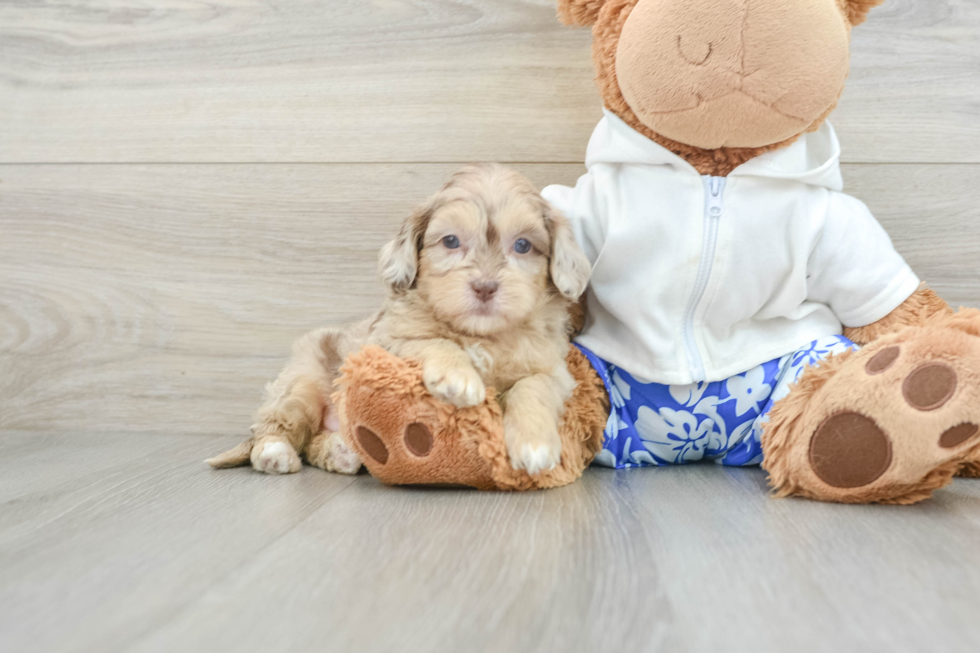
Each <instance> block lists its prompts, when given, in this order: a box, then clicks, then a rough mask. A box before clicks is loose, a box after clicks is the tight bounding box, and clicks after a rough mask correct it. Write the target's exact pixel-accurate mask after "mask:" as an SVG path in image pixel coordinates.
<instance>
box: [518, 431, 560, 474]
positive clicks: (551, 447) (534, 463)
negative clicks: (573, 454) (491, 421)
mask: <svg viewBox="0 0 980 653" xmlns="http://www.w3.org/2000/svg"><path fill="white" fill-rule="evenodd" d="M552 430H553V432H547V431H546V432H544V433H541V432H538V433H530V432H528V431H527V430H525V429H524V428H522V427H520V426H516V425H509V426H505V427H504V440H505V442H506V443H507V454H508V455H509V456H510V465H511V467H513V468H514V469H517V470H521V469H523V470H524V471H526V472H527V473H528V474H531V475H532V476H534V475H535V474H540V473H541V472H548V471H551V470H552V469H554V468H555V467H557V466H558V463H560V462H561V439H560V438H559V437H558V430H557V429H556V428H555V429H552Z"/></svg>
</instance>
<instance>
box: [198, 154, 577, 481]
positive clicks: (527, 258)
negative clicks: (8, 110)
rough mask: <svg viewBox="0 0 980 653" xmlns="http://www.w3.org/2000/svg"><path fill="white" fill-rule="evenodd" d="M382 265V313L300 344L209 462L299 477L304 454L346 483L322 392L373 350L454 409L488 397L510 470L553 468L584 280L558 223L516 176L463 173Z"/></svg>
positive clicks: (420, 214) (348, 466) (493, 170)
mask: <svg viewBox="0 0 980 653" xmlns="http://www.w3.org/2000/svg"><path fill="white" fill-rule="evenodd" d="M380 264H381V277H382V279H383V280H384V282H385V283H386V284H387V286H388V288H389V293H388V298H387V300H386V302H385V306H384V309H383V310H382V311H381V312H380V313H378V314H377V315H375V316H374V317H372V318H370V319H368V320H365V321H363V322H360V323H357V324H354V325H350V326H347V327H344V328H341V329H321V330H318V331H314V332H312V333H309V334H307V335H306V336H304V337H302V338H301V339H299V340H298V341H297V342H296V344H295V345H294V351H293V358H292V360H291V362H290V363H289V364H288V365H287V366H286V368H285V369H284V370H283V372H282V373H281V374H280V375H279V378H278V379H277V380H276V381H275V382H273V383H271V384H270V385H269V387H268V388H267V392H268V399H267V401H266V402H265V404H264V405H263V406H262V407H261V408H260V409H259V411H258V414H257V417H256V423H255V425H254V426H253V427H252V433H253V437H252V439H251V440H249V441H248V442H246V443H244V444H243V445H242V446H241V447H239V448H238V449H237V450H233V451H232V452H228V454H223V455H222V456H218V457H217V458H214V459H212V460H210V461H209V462H210V463H211V464H212V465H214V466H216V467H221V466H228V465H230V464H232V462H231V461H233V460H234V459H235V457H236V455H237V456H238V457H239V459H240V458H241V457H242V456H243V455H244V453H245V452H248V454H249V455H250V458H251V462H252V465H253V466H254V467H255V468H256V469H258V470H260V471H263V472H268V473H272V474H282V473H290V472H296V471H298V470H299V469H300V466H301V462H300V456H299V454H301V453H302V454H304V455H305V457H306V459H307V460H308V461H309V462H310V463H311V464H313V465H316V466H318V467H322V468H324V469H326V470H329V471H337V472H343V473H355V472H356V471H357V470H358V469H359V468H360V465H361V461H360V460H359V459H358V458H357V456H356V454H354V453H353V452H352V451H350V449H348V447H347V446H346V444H345V443H344V441H343V440H342V438H341V436H340V434H339V433H338V431H339V427H340V425H339V423H338V422H337V419H336V417H335V415H336V413H335V411H334V410H333V407H332V406H331V403H330V393H331V392H332V390H333V381H334V379H336V378H337V376H338V374H339V368H340V366H341V364H342V363H343V361H344V359H345V358H346V357H347V356H348V354H350V353H352V352H354V351H357V350H358V349H359V348H360V347H362V346H363V345H365V344H375V345H379V346H381V347H383V348H385V349H387V350H388V351H390V352H391V353H393V354H395V355H396V356H399V357H403V358H415V359H418V360H420V361H421V362H422V370H423V378H424V381H425V385H426V387H427V388H428V390H429V392H431V393H432V394H433V395H434V396H435V397H437V398H439V399H441V400H443V401H446V402H449V403H452V404H454V405H456V406H459V407H467V406H474V405H477V404H480V403H482V402H483V401H484V399H485V396H486V388H487V387H488V386H492V387H494V388H496V389H497V390H498V391H499V392H501V393H503V394H502V397H501V400H502V405H503V407H504V433H505V437H506V443H507V448H508V453H509V454H510V458H511V462H512V464H513V466H514V468H515V469H524V470H527V472H529V473H531V474H536V473H539V472H542V471H545V470H549V469H552V468H553V467H554V466H555V465H557V464H558V462H559V459H560V456H561V442H560V440H559V437H558V423H559V419H560V417H561V414H562V411H563V409H564V404H565V401H566V400H567V399H568V398H569V397H570V396H571V394H572V390H573V388H574V381H573V380H572V377H571V375H570V374H569V372H568V370H567V368H566V366H565V357H566V355H567V353H568V333H569V307H570V305H571V303H572V302H573V301H574V300H575V299H577V298H578V297H579V296H580V295H581V294H582V292H583V291H584V290H585V287H586V285H587V283H588V279H589V268H590V266H589V261H588V259H587V258H586V257H585V255H584V254H583V253H582V251H581V250H580V249H579V247H578V245H577V244H576V243H575V239H574V236H573V234H572V232H571V230H570V229H569V227H568V225H567V223H566V221H565V219H564V218H563V217H562V216H561V215H559V214H557V213H556V212H555V211H554V210H552V208H551V207H550V205H549V204H548V203H547V202H545V201H544V200H543V199H542V198H541V196H540V195H539V194H538V192H537V191H536V190H535V189H534V187H533V186H532V185H531V184H530V182H529V181H528V180H527V179H525V178H524V177H523V176H521V175H520V174H518V173H516V172H514V171H512V170H508V169H506V168H503V167H500V166H497V165H480V166H469V167H467V168H464V169H463V170H461V171H460V172H458V173H456V174H455V175H454V176H453V177H452V179H451V180H450V181H449V183H447V184H446V186H445V187H443V189H442V190H441V191H439V192H438V193H436V194H435V195H434V196H433V197H431V198H430V199H429V200H428V201H427V202H426V203H425V204H424V205H423V206H422V207H420V208H419V209H418V210H417V211H416V212H415V213H414V214H413V215H412V216H411V217H410V218H409V219H408V220H407V221H406V222H405V224H404V225H403V226H402V229H401V232H400V233H399V235H398V237H397V238H395V240H393V241H392V242H390V243H388V244H387V245H385V246H384V248H383V249H382V250H381V255H380Z"/></svg>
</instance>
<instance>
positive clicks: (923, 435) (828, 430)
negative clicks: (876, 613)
mask: <svg viewBox="0 0 980 653" xmlns="http://www.w3.org/2000/svg"><path fill="white" fill-rule="evenodd" d="M767 432H768V433H769V434H770V436H769V437H767V442H766V443H765V445H764V446H765V447H766V458H767V460H766V462H765V463H764V466H765V467H766V469H768V470H769V472H770V476H771V480H772V482H773V486H774V487H775V488H776V491H777V493H778V494H779V495H781V496H789V495H799V496H807V497H810V498H815V499H823V500H830V501H841V502H847V503H868V502H881V503H913V502H915V501H919V500H922V499H924V498H926V497H928V496H929V495H930V494H931V493H932V491H933V490H934V489H936V488H938V487H942V486H943V485H946V484H947V483H949V481H950V480H951V479H952V477H953V476H954V475H955V474H956V473H957V472H959V471H960V470H961V469H965V470H966V471H969V470H970V469H972V467H970V464H971V463H972V462H975V461H977V460H980V338H978V337H977V336H976V335H974V334H973V333H971V332H970V330H965V329H960V328H951V327H940V326H930V327H920V328H909V329H905V330H903V331H901V332H899V333H897V334H893V335H891V336H888V337H886V338H883V339H882V340H880V341H878V342H875V343H873V344H872V345H870V346H869V347H867V348H865V349H864V350H862V351H860V352H852V353H849V354H845V355H843V356H838V357H835V358H832V359H830V360H828V361H825V362H824V363H823V364H821V365H820V366H818V367H816V368H813V369H811V370H808V371H807V372H806V373H805V374H804V376H803V377H802V379H801V381H800V383H799V385H798V386H797V387H796V388H795V389H794V390H793V392H791V393H790V396H789V397H787V398H786V399H784V400H783V401H781V402H779V404H777V406H776V407H775V408H774V410H773V413H772V421H771V423H770V426H769V428H768V429H767Z"/></svg>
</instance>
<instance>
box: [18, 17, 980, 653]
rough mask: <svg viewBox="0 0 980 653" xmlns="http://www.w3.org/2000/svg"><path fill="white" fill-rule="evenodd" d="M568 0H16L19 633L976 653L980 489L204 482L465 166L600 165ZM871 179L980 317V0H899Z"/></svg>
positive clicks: (869, 60) (874, 103) (68, 645)
mask: <svg viewBox="0 0 980 653" xmlns="http://www.w3.org/2000/svg"><path fill="white" fill-rule="evenodd" d="M553 4H554V3H553V0H329V1H327V2H303V1H300V0H195V1H188V0H159V1H154V2H146V1H144V0H59V1H58V2H27V1H20V2H0V651H2V652H3V653H6V652H7V651H11V652H17V653H20V652H22V651H23V652H29V653H33V652H35V651H36V652H42V653H46V652H48V651H73V652H74V651H93V652H95V653H107V652H111V651H167V652H168V653H169V652H172V651H178V652H182V653H183V652H190V653H194V652H196V651H225V650H232V651H242V652H244V651H252V650H256V651H263V652H268V651H290V652H291V653H300V652H303V651H375V650H377V651H382V650H383V651H386V652H390V651H440V652H441V651H447V652H449V651H452V652H456V651H483V650H485V651H507V652H509V651H521V652H523V651H550V650H554V651H562V652H563V653H566V652H570V651H606V650H608V651H617V652H623V651H635V650H663V651H668V652H671V653H673V652H675V651H677V652H684V651H718V650H733V651H742V650H751V651H753V653H769V652H779V653H782V652H783V651H807V652H808V651H824V650H826V651H834V652H835V653H836V652H837V651H888V652H889V653H892V652H896V651H900V652H904V651H910V652H918V651H923V652H932V651H944V652H945V651H971V652H975V651H977V650H980V618H978V617H977V614H978V613H977V606H978V605H980V481H976V482H968V481H956V482H955V483H954V484H953V485H952V486H951V487H950V488H947V489H945V490H943V491H941V492H939V493H938V494H937V495H936V497H935V498H934V499H932V500H931V501H928V502H925V503H923V504H921V505H918V506H914V507H911V508H883V507H846V506H831V505H820V504H814V503H809V502H804V501H773V500H770V499H768V498H767V495H766V487H765V479H764V477H763V475H762V473H761V472H759V471H758V470H725V469H718V468H715V467H711V466H707V467H702V466H697V467H691V468H684V469H656V470H640V471H630V472H611V471H605V470H599V469H596V470H589V471H588V472H587V474H586V476H585V478H584V479H583V480H582V481H581V482H579V483H576V484H575V485H573V486H571V487H568V488H564V489H560V490H555V491H549V492H541V493H533V494H520V495H504V494H481V493H477V492H459V491H449V490H406V489H401V490H393V489H388V488H384V487H382V486H381V485H379V484H378V483H377V482H376V481H374V480H373V479H371V478H370V477H367V476H359V477H356V478H345V477H339V476H332V475H328V474H326V473H323V472H320V471H318V470H310V469H305V470H304V471H303V472H302V473H301V474H299V475H296V476H292V477H288V478H267V477H263V476H260V475H258V474H255V473H252V472H251V471H249V470H245V469H242V470H230V471H224V472H215V471H212V470H210V469H208V468H207V467H205V466H204V465H203V463H202V461H203V459H204V458H205V457H206V456H208V455H211V454H213V453H215V452H217V451H221V450H222V449H223V448H224V447H227V446H229V445H231V444H234V443H236V442H238V441H239V440H240V439H242V438H243V437H244V436H245V435H246V433H247V429H248V426H249V424H250V421H251V420H250V417H251V413H252V411H253V410H254V408H255V406H256V404H257V401H258V399H259V397H260V392H261V388H262V385H263V384H264V383H265V382H266V381H267V380H268V379H269V378H271V377H272V376H274V375H275V373H276V371H277V370H278V368H279V367H280V366H281V364H282V362H283V360H284V358H285V356H286V355H287V354H288V351H289V345H290V342H291V341H292V340H293V339H294V338H295V337H296V336H298V335H300V334H301V333H303V332H304V331H305V330H307V329H310V328H313V327H316V326H321V325H324V324H327V323H331V322H341V321H346V320H349V319H352V318H355V317H358V316H360V315H363V314H366V313H368V312H370V311H372V310H373V309H374V308H376V306H377V304H378V302H379V300H380V298H381V291H380V287H379V285H378V284H377V282H376V280H375V265H376V263H375V262H376V252H377V250H378V247H379V246H380V245H381V244H382V243H384V242H385V241H386V240H387V239H388V238H390V237H391V235H392V233H393V231H394V230H395V229H396V227H397V225H398V224H399V223H400V222H401V220H402V219H403V218H404V217H405V216H407V215H408V213H409V212H410V210H411V208H412V207H413V206H414V205H416V204H418V203H419V202H421V201H422V200H423V199H424V198H425V197H426V196H427V195H428V194H429V193H431V192H432V191H434V190H435V189H436V188H437V187H438V186H439V185H440V184H441V183H442V181H443V180H444V179H445V178H446V176H447V175H449V174H450V173H451V172H452V171H453V170H454V169H455V168H457V167H458V166H459V165H461V163H463V162H467V161H471V160H498V161H502V162H505V163H508V164H510V165H512V166H514V167H516V168H518V169H519V170H521V171H523V172H525V173H526V174H528V175H529V176H530V177H531V179H532V180H533V181H534V182H535V183H537V184H539V185H544V184H548V183H555V182H561V183H571V182H572V181H574V179H575V178H576V177H577V176H578V175H579V174H581V172H582V170H583V169H582V160H583V158H584V153H585V146H586V143H587V141H588V138H589V134H590V132H591V130H592V128H593V127H594V125H595V122H596V121H597V120H598V117H599V115H600V102H599V99H598V96H597V93H596V91H595V88H594V86H593V83H592V78H593V76H594V73H593V71H592V66H591V61H590V47H589V33H588V32H587V31H585V30H570V29H567V28H563V27H561V26H559V25H558V23H557V21H556V20H555V17H554V6H553ZM852 63H853V65H852V73H851V77H850V80H849V82H848V87H847V89H846V92H845V95H844V98H843V99H842V101H841V104H840V107H839V109H838V110H837V111H836V112H835V114H834V115H833V117H832V120H833V123H834V125H835V127H836V128H837V131H838V133H839V135H840V137H841V141H842V144H843V148H844V155H843V160H844V177H845V181H846V184H847V190H848V192H850V193H852V194H853V195H855V196H856V197H858V198H860V199H862V200H864V201H865V202H866V203H867V204H868V205H869V206H870V207H871V209H872V211H873V212H874V213H875V215H876V216H877V217H878V219H879V220H880V221H881V222H882V224H883V225H884V226H885V227H886V229H887V230H888V231H889V233H890V234H891V236H892V238H893V239H894V241H895V245H896V247H897V248H898V249H899V251H901V252H902V254H904V255H905V257H906V258H907V259H908V260H909V262H910V263H911V264H912V266H913V267H914V268H915V269H916V271H917V272H918V273H919V274H920V276H922V277H923V278H924V279H926V280H928V281H929V282H930V284H931V285H932V286H933V287H934V288H936V289H937V291H938V292H939V293H940V294H941V295H942V296H943V297H944V298H945V299H947V300H948V301H949V302H951V303H953V304H955V305H961V304H962V305H969V306H980V256H978V254H980V231H978V229H977V221H978V219H980V209H978V207H980V120H978V119H977V118H978V116H980V0H928V2H927V1H925V0H887V2H886V4H885V5H884V6H883V7H881V8H879V9H876V10H874V12H873V13H872V15H871V17H870V20H869V21H868V23H867V24H866V25H863V26H861V27H860V28H859V29H856V30H855V31H854V35H853V62H852Z"/></svg>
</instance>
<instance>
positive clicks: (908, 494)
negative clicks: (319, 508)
mask: <svg viewBox="0 0 980 653" xmlns="http://www.w3.org/2000/svg"><path fill="white" fill-rule="evenodd" d="M881 2H883V0H559V2H558V12H559V16H560V17H561V19H562V20H563V21H564V22H565V23H567V24H570V25H577V26H582V27H591V28H592V31H593V38H594V41H593V54H594V61H595V67H596V72H597V79H596V81H597V85H598V88H599V91H600V94H601V96H602V99H603V101H604V103H605V105H606V107H607V108H608V109H609V110H610V111H612V112H613V113H614V114H615V115H616V116H618V117H619V118H621V119H622V120H623V121H624V122H626V124H628V125H629V126H630V127H632V128H633V129H634V130H636V131H637V132H639V133H640V134H642V135H644V136H646V137H647V138H649V139H651V140H653V141H655V142H656V143H658V144H660V145H662V146H664V147H666V148H667V149H669V150H671V151H673V152H674V153H675V154H678V155H679V156H681V157H683V158H684V159H686V160H687V161H688V162H689V163H691V164H692V165H693V166H694V167H695V168H696V169H697V170H698V171H699V172H701V173H702V174H704V175H713V176H727V175H728V174H729V173H730V172H732V171H733V170H734V169H735V168H737V167H738V166H739V165H741V164H742V163H744V162H746V161H748V160H750V159H752V158H754V157H757V156H759V155H760V154H763V153H765V152H768V151H771V150H775V149H778V148H782V147H786V146H787V145H789V144H791V143H793V142H794V141H795V140H797V139H798V138H799V136H801V135H802V134H804V133H806V132H808V131H813V130H816V129H818V128H819V127H820V126H821V124H822V123H823V122H824V120H825V119H826V118H827V116H828V115H829V114H830V113H831V112H832V111H833V109H834V107H835V106H836V103H837V100H838V99H839V97H840V94H841V92H842V91H843V85H844V80H845V79H846V76H847V72H848V65H849V52H848V50H849V39H850V32H851V29H852V28H853V27H854V26H856V25H858V24H860V23H861V22H863V21H864V20H865V19H866V17H867V15H868V12H869V11H870V10H871V9H872V8H873V7H874V6H876V5H878V4H881ZM845 335H846V336H848V337H849V338H850V339H851V340H853V341H854V342H856V343H858V344H861V345H866V346H865V347H864V349H862V350H861V351H859V352H851V353H848V354H845V355H841V356H836V357H833V358H831V359H828V360H826V361H824V362H823V363H821V364H819V365H817V366H816V367H812V368H810V369H809V370H808V371H807V372H805V373H804V374H803V376H802V377H801V379H800V381H799V382H798V383H797V385H796V386H795V387H794V389H793V390H792V391H791V393H790V394H789V396H787V397H786V398H785V399H783V400H781V401H779V402H777V404H776V405H775V407H774V409H773V411H772V413H771V421H770V423H769V425H768V426H767V428H766V431H765V435H764V437H763V443H762V444H763V450H764V454H765V462H764V463H763V467H764V468H765V469H766V470H767V471H768V472H769V474H770V481H771V484H772V486H773V488H774V490H775V493H776V494H777V496H802V497H808V498H811V499H818V500H826V501H836V502H845V503H872V502H881V503H902V504H905V503H913V502H916V501H919V500H922V499H924V498H926V497H928V496H930V494H931V493H932V491H933V490H935V489H936V488H939V487H942V486H943V485H945V484H947V483H948V482H949V481H950V479H951V478H952V477H953V476H954V475H955V474H957V473H960V474H963V475H971V476H976V475H980V312H978V311H973V310H964V311H961V312H960V313H958V314H954V313H953V311H952V310H951V309H950V308H949V307H948V306H947V305H946V304H945V302H943V301H942V300H941V299H940V298H939V297H938V296H937V295H936V294H935V293H933V292H932V291H931V290H929V289H928V288H927V287H926V286H925V285H924V284H923V286H922V287H921V288H920V289H919V290H918V291H917V292H916V293H915V294H913V295H912V296H911V297H910V298H909V299H908V300H907V301H905V302H904V303H903V304H902V305H901V306H899V307H898V308H896V309H895V310H894V311H893V312H892V313H891V314H890V315H888V316H887V317H885V318H884V319H882V320H880V321H878V322H876V323H874V324H871V325H868V326H864V327H860V328H853V329H847V330H846V331H845ZM576 354H577V352H574V353H573V355H572V356H571V357H570V359H569V360H570V367H572V368H574V370H575V375H576V378H577V379H579V382H580V388H579V391H578V393H577V394H576V396H575V398H574V399H573V400H572V403H573V404H574V406H571V407H570V408H569V411H568V412H567V413H566V417H565V423H564V427H563V428H564V429H565V433H564V435H563V445H564V448H563V454H562V464H561V467H560V468H559V469H558V470H556V472H554V473H553V474H552V475H550V476H548V475H542V476H541V477H538V478H535V477H528V476H527V475H522V474H520V473H517V474H516V475H515V473H514V472H513V470H511V469H510V467H509V466H508V465H506V464H505V463H506V460H505V454H504V449H503V448H502V447H501V446H500V435H499V433H500V423H499V422H500V419H499V408H498V407H497V405H496V403H495V402H494V401H493V400H492V399H490V400H488V401H487V403H486V404H484V405H482V406H478V407H476V408H471V409H466V410H454V409H451V408H449V407H446V406H443V405H440V404H438V402H434V401H433V400H432V399H431V397H429V396H427V395H426V393H425V392H424V389H423V387H422V385H421V384H420V383H419V380H418V369H417V366H414V364H412V363H409V362H405V361H399V360H397V359H393V358H391V357H390V356H388V355H387V354H384V352H380V351H365V352H363V353H362V354H360V355H359V356H357V357H354V358H352V359H351V360H350V361H349V363H348V366H347V368H346V373H345V377H344V380H343V382H342V386H341V390H340V392H339V393H338V396H339V397H341V398H342V400H343V401H341V402H338V403H341V404H342V405H343V406H344V411H345V414H344V417H345V419H344V421H345V429H346V430H345V433H346V435H347V437H348V438H349V439H350V440H351V441H352V442H353V443H354V446H355V448H356V449H357V450H358V452H359V453H361V455H362V456H364V457H365V460H366V461H372V462H368V467H369V469H370V471H371V472H372V473H373V474H375V475H376V476H378V477H379V478H381V479H382V480H383V481H385V482H386V483H392V484H398V483H448V484H462V485H470V486H473V487H479V488H507V489H530V488H535V487H552V486H555V485H560V484H563V483H567V482H570V481H572V480H574V479H575V478H577V477H578V475H579V474H580V473H581V471H582V468H583V467H584V466H585V465H586V464H588V462H589V461H590V460H591V459H592V457H593V456H594V455H595V453H596V452H597V451H598V448H599V446H601V442H600V441H599V440H598V438H599V437H600V436H599V431H600V430H601V427H599V426H598V424H599V423H600V422H601V418H602V417H604V415H605V412H606V406H605V405H603V403H602V402H603V401H604V400H603V398H602V396H603V395H602V393H601V392H600V388H601V384H599V383H598V382H597V381H596V379H595V374H594V373H592V371H591V368H589V367H588V365H587V364H586V363H585V362H584V361H583V360H581V359H580V358H579V357H577V356H576ZM576 419H581V420H584V421H583V423H581V424H577V425H576V424H573V422H574V420H576ZM419 424H421V425H422V426H421V427H420V426H419ZM379 443H380V446H379ZM426 443H428V444H426ZM413 447H414V448H416V449H417V450H418V451H421V450H422V449H425V455H424V456H420V455H419V454H418V451H416V452H415V453H412V452H413ZM419 447H421V449H419ZM372 451H373V453H372ZM379 458H384V462H382V461H381V460H380V459H379Z"/></svg>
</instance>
